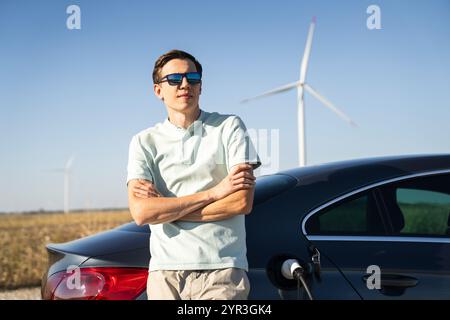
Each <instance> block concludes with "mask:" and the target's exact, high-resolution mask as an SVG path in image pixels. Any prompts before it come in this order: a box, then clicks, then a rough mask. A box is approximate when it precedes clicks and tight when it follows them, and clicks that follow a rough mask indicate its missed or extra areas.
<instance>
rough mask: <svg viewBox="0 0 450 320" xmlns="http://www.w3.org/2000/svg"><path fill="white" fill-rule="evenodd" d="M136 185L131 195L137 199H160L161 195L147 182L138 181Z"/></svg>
mask: <svg viewBox="0 0 450 320" xmlns="http://www.w3.org/2000/svg"><path fill="white" fill-rule="evenodd" d="M137 182H138V183H137V184H136V185H135V186H133V189H132V191H133V193H134V195H135V196H136V197H138V198H152V197H161V196H162V195H161V194H160V193H159V191H158V190H157V189H156V187H155V186H154V185H153V183H151V182H150V181H148V180H144V179H139V180H137Z"/></svg>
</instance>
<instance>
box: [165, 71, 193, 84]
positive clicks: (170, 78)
mask: <svg viewBox="0 0 450 320" xmlns="http://www.w3.org/2000/svg"><path fill="white" fill-rule="evenodd" d="M184 77H186V80H187V82H188V83H189V84H198V83H200V82H201V81H202V75H201V74H200V72H187V73H172V74H168V75H167V76H165V77H162V78H161V80H160V81H159V83H161V82H166V81H167V82H168V83H169V84H170V85H171V86H177V85H179V84H181V83H182V82H183V78H184Z"/></svg>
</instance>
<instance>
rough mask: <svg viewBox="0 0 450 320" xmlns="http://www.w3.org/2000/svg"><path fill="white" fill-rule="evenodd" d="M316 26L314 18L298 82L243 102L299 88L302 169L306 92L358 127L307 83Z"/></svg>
mask: <svg viewBox="0 0 450 320" xmlns="http://www.w3.org/2000/svg"><path fill="white" fill-rule="evenodd" d="M315 26H316V17H313V19H312V22H311V25H310V26H309V32H308V38H307V39H306V46H305V52H304V53H303V59H302V62H301V65H300V79H299V80H298V81H296V82H292V83H289V84H286V85H284V86H281V87H278V88H275V89H273V90H270V91H267V92H264V93H262V94H260V95H257V96H254V97H251V98H247V99H244V100H242V101H241V102H242V103H245V102H248V101H251V100H254V99H259V98H262V97H267V96H271V95H274V94H277V93H280V92H284V91H289V90H291V89H294V88H297V121H298V128H297V129H298V157H299V165H300V167H304V166H305V165H306V134H305V102H304V92H305V91H307V92H309V93H310V94H311V95H312V96H313V97H315V98H316V99H317V100H319V101H320V102H322V103H323V104H324V105H325V106H326V107H327V108H329V109H331V111H333V112H334V113H336V114H337V115H338V116H339V117H341V118H342V119H343V120H345V121H347V122H348V123H350V124H351V125H352V126H355V127H356V126H357V125H356V123H355V122H353V121H352V119H350V117H348V116H347V115H346V114H345V113H344V112H342V111H341V110H339V109H338V108H337V107H336V106H334V105H333V104H332V103H331V102H330V101H329V100H327V99H326V98H325V97H324V96H322V95H321V94H319V92H317V90H315V89H313V88H312V87H311V86H310V85H309V84H307V83H306V71H307V70H308V61H309V55H310V53H311V47H312V39H313V35H314V29H315Z"/></svg>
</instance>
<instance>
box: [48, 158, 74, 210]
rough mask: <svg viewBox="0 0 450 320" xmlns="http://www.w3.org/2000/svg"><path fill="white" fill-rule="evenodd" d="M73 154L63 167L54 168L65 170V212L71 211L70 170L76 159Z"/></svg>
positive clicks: (55, 170) (59, 170)
mask: <svg viewBox="0 0 450 320" xmlns="http://www.w3.org/2000/svg"><path fill="white" fill-rule="evenodd" d="M74 159H75V158H74V156H73V155H72V156H71V157H70V158H69V160H67V162H66V165H65V167H64V168H63V169H54V170H51V171H52V172H64V213H68V212H69V195H70V193H69V187H70V172H71V169H72V164H73V160H74Z"/></svg>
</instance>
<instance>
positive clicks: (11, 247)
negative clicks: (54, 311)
mask: <svg viewBox="0 0 450 320" xmlns="http://www.w3.org/2000/svg"><path fill="white" fill-rule="evenodd" d="M131 220H132V218H131V215H130V213H129V211H128V210H122V211H90V212H71V213H68V214H64V213H38V214H4V215H0V249H1V250H0V290H2V289H15V288H21V287H31V286H37V285H40V282H41V277H42V274H43V272H44V270H45V267H46V264H47V253H46V250H45V245H46V244H48V243H61V242H67V241H71V240H75V239H78V238H81V237H85V236H88V235H91V234H95V233H98V232H100V231H104V230H108V229H111V228H114V227H117V226H119V225H121V224H124V223H127V222H130V221H131Z"/></svg>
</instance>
